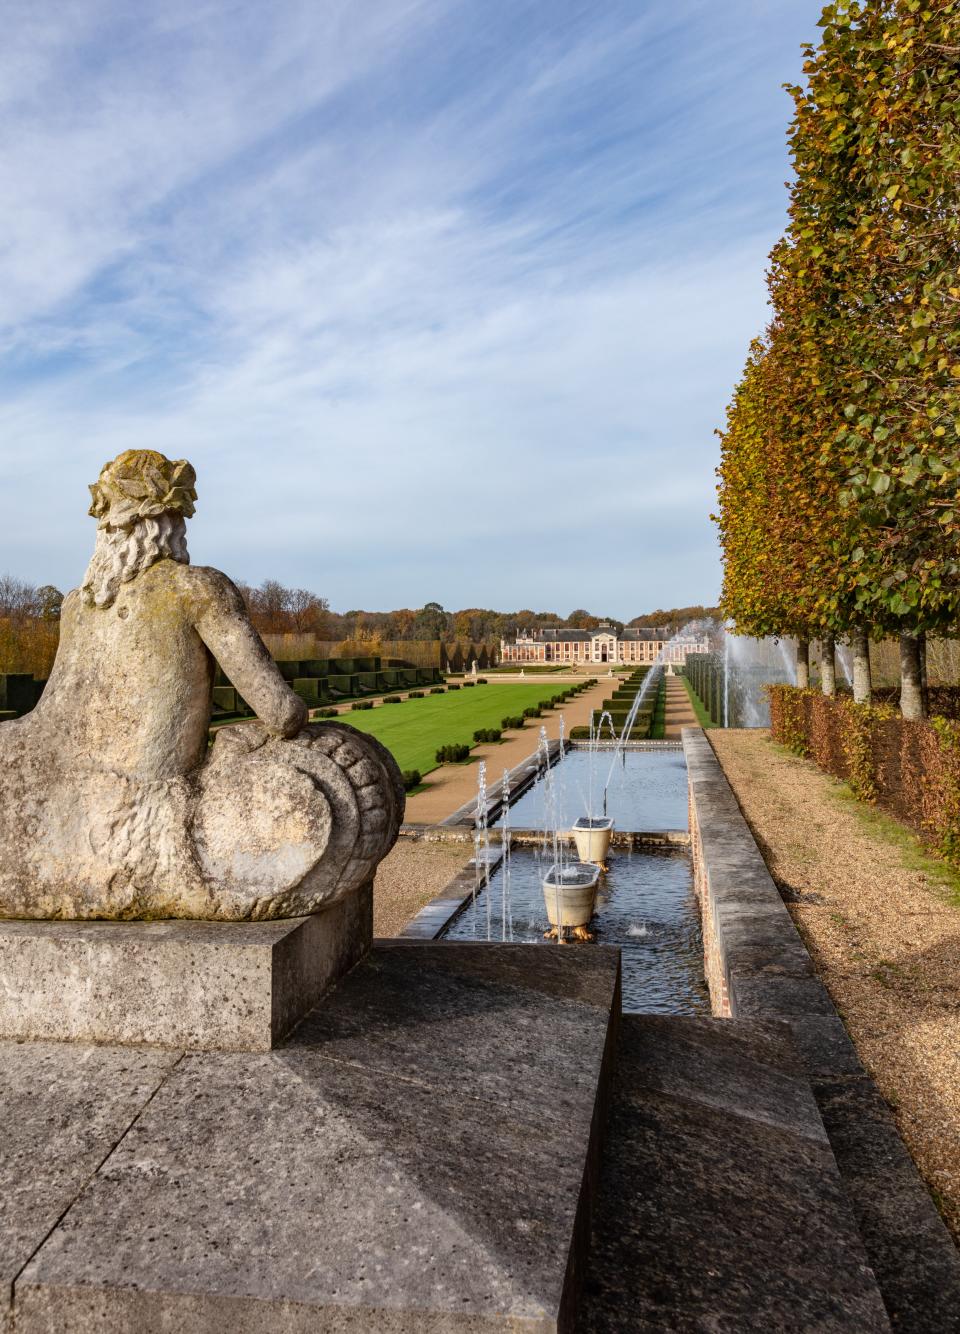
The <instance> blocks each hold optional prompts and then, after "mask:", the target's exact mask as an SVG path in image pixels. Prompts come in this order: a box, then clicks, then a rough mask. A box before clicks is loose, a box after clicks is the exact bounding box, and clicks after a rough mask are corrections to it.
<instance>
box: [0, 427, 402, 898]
mask: <svg viewBox="0 0 960 1334" xmlns="http://www.w3.org/2000/svg"><path fill="white" fill-rule="evenodd" d="M194 483H195V475H194V471H193V468H191V466H190V464H189V463H187V462H186V461H185V460H182V459H181V460H179V461H176V462H173V461H171V460H170V459H167V458H165V457H164V456H163V455H162V454H158V453H154V452H153V451H150V450H128V451H127V452H126V453H123V454H121V455H120V456H119V457H118V458H116V459H114V460H113V462H111V463H108V464H106V465H105V466H104V468H103V470H102V472H101V473H100V477H99V480H98V481H97V482H96V483H94V485H93V486H91V488H90V490H91V492H92V495H93V504H92V505H91V507H90V513H91V514H92V515H93V516H94V517H95V518H96V519H97V521H98V527H97V540H96V549H95V551H94V554H93V558H92V560H91V562H90V566H89V568H88V570H87V572H86V575H85V576H84V580H83V584H82V586H81V587H80V589H79V590H74V592H72V593H70V594H69V595H68V596H67V598H66V599H65V601H64V603H63V608H62V612H61V632H60V647H59V651H58V653H57V659H56V662H55V664H54V667H53V671H52V673H51V676H50V680H49V682H48V684H47V687H46V689H45V691H44V693H43V696H42V698H41V700H40V703H39V704H38V705H37V707H36V708H35V709H34V711H33V712H32V713H30V714H28V715H27V716H26V717H24V718H21V719H18V720H16V721H15V722H5V723H0V916H4V917H20V918H111V919H132V918H166V917H188V918H203V919H207V920H220V921H230V920H232V921H240V920H262V919H264V918H274V917H299V916H304V915H306V914H309V913H314V912H318V911H320V910H322V909H324V908H326V907H328V906H330V905H331V904H333V903H336V902H338V901H340V900H341V899H343V898H344V897H346V896H347V895H349V894H351V893H352V892H354V891H357V890H358V889H359V888H360V887H361V886H362V885H364V884H366V883H367V882H368V881H369V880H370V878H371V876H372V875H373V872H374V870H375V868H376V866H377V863H378V862H379V861H380V860H381V859H382V858H383V857H384V856H385V855H386V853H387V852H388V851H389V849H390V847H391V846H392V845H393V843H394V841H395V839H396V836H397V831H398V829H399V825H400V821H401V819H402V817H403V804H404V796H403V786H402V783H401V780H400V774H399V772H398V770H397V766H396V764H395V762H394V760H393V758H392V756H391V755H390V754H389V753H388V752H387V751H386V750H385V749H384V748H383V747H382V746H381V745H380V744H379V743H378V742H376V741H375V740H373V738H371V737H367V736H365V735H363V734H362V733H360V732H357V731H355V730H354V729H353V728H351V727H346V726H344V725H342V724H339V723H324V724H319V725H309V724H307V710H306V707H305V705H304V703H303V701H302V700H301V699H300V698H299V697H298V696H297V695H296V694H294V692H293V691H292V690H291V689H290V687H289V686H288V685H287V684H286V682H285V681H284V679H283V677H282V676H281V674H280V672H279V670H278V669H277V667H276V665H275V664H274V662H273V661H272V659H271V658H270V655H269V654H268V652H267V650H266V648H265V647H264V644H263V642H262V640H261V639H260V637H259V635H258V634H257V632H256V630H255V629H254V628H253V626H252V625H251V623H250V620H249V618H248V616H247V613H246V609H245V607H244V605H243V601H242V599H241V597H240V594H239V593H238V591H237V589H236V588H235V586H234V585H233V584H232V583H231V582H230V580H229V579H228V578H227V577H226V575H223V574H221V573H220V572H219V571H218V570H213V569H205V568H198V567H195V566H191V565H190V564H189V556H188V555H187V543H186V520H187V519H188V518H189V517H190V516H191V515H192V514H193V512H194V501H195V500H196V491H195V489H194ZM215 661H216V662H218V663H219V664H220V665H221V666H222V668H223V669H224V671H225V672H226V673H227V675H228V676H229V678H230V680H231V681H232V682H233V684H234V685H235V686H236V688H237V689H238V690H239V692H240V694H241V695H242V696H243V698H244V699H245V700H246V701H247V703H248V704H249V706H250V707H251V708H252V709H253V710H254V712H255V713H256V715H257V718H258V721H257V722H255V723H253V722H252V723H247V724H239V725H236V726H232V727H222V728H220V729H219V730H218V732H217V733H216V741H215V743H214V745H213V746H212V748H208V726H209V722H210V709H211V695H212V687H213V676H214V670H215Z"/></svg>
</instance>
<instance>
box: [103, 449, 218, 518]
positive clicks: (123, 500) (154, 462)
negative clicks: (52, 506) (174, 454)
mask: <svg viewBox="0 0 960 1334" xmlns="http://www.w3.org/2000/svg"><path fill="white" fill-rule="evenodd" d="M196 480H197V475H196V473H195V472H194V470H193V468H192V467H191V466H190V464H189V463H188V462H187V460H186V459H168V458H165V457H164V455H163V454H159V453H157V452H156V451H155V450H152V449H128V450H126V451H125V452H124V453H123V454H119V455H118V456H117V457H116V458H115V459H114V460H113V461H112V462H110V463H105V464H104V465H103V467H102V468H101V470H100V476H99V478H98V479H97V481H95V482H94V483H93V484H92V485H91V487H90V494H91V496H92V497H93V503H92V504H91V506H90V510H89V513H90V514H92V515H93V517H94V518H95V519H98V520H99V521H100V525H101V527H102V526H105V525H107V524H109V525H110V527H111V528H126V527H127V526H128V525H130V524H132V523H136V522H137V520H138V519H155V518H156V517H157V516H158V515H160V514H163V513H164V512H165V511H167V510H175V511H176V512H177V513H179V514H182V515H183V516H184V518H186V519H189V518H190V517H191V515H192V514H193V512H194V501H195V500H196V498H197V492H196V486H195V483H196Z"/></svg>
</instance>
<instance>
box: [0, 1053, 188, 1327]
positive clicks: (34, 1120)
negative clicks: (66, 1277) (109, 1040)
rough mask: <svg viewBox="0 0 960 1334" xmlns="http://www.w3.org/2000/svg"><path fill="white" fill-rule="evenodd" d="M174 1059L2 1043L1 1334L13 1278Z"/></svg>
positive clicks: (171, 1055)
mask: <svg viewBox="0 0 960 1334" xmlns="http://www.w3.org/2000/svg"><path fill="white" fill-rule="evenodd" d="M178 1060H179V1053H177V1052H167V1051H156V1050H154V1051H150V1050H145V1049H140V1048H131V1047H125V1048H124V1047H88V1046H82V1047H81V1046H72V1045H67V1044H64V1043H48V1042H0V1290H2V1291H0V1331H3V1334H6V1331H7V1330H8V1328H9V1329H12V1325H9V1324H8V1319H9V1307H10V1302H9V1297H10V1290H11V1287H12V1284H13V1281H14V1279H15V1278H16V1277H17V1274H18V1273H19V1272H20V1270H21V1269H22V1268H23V1267H24V1265H25V1264H26V1263H27V1262H28V1260H29V1259H30V1257H31V1256H32V1255H33V1254H34V1253H35V1252H36V1251H37V1249H38V1248H39V1247H40V1246H41V1245H42V1243H43V1241H44V1238H45V1237H46V1236H47V1235H48V1234H49V1233H50V1232H51V1230H52V1229H54V1228H55V1227H56V1225H57V1221H58V1219H59V1218H60V1217H61V1216H62V1215H63V1214H64V1213H66V1212H67V1210H68V1209H69V1208H70V1206H71V1205H72V1204H73V1202H74V1200H75V1199H76V1198H77V1196H78V1195H79V1194H80V1193H81V1191H82V1190H83V1188H84V1186H85V1185H86V1183H87V1182H88V1181H89V1180H90V1178H92V1177H93V1175H94V1174H95V1173H96V1171H97V1169H98V1167H99V1166H100V1164H101V1163H102V1162H103V1161H104V1159H105V1158H107V1157H109V1155H110V1153H111V1152H112V1151H113V1149H114V1146H115V1145H116V1144H117V1142H118V1141H119V1140H120V1139H121V1137H122V1136H123V1134H124V1133H125V1132H126V1130H127V1129H128V1127H129V1125H130V1123H131V1122H132V1121H133V1120H134V1118H135V1117H136V1116H137V1115H138V1113H139V1112H140V1111H141V1110H142V1108H143V1107H144V1105H145V1104H146V1103H147V1102H148V1101H149V1099H150V1098H151V1097H152V1095H153V1094H154V1093H155V1092H156V1090H157V1089H158V1088H159V1086H160V1084H161V1083H162V1081H163V1079H164V1078H165V1077H166V1075H167V1074H168V1073H169V1072H170V1070H171V1069H172V1068H173V1067H174V1066H175V1065H176V1063H177V1061H178ZM64 1328H65V1329H66V1328H67V1326H64Z"/></svg>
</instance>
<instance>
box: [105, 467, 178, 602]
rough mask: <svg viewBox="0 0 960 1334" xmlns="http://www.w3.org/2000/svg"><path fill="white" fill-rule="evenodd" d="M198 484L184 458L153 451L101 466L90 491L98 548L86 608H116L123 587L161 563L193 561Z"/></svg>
mask: <svg viewBox="0 0 960 1334" xmlns="http://www.w3.org/2000/svg"><path fill="white" fill-rule="evenodd" d="M196 480H197V477H196V473H195V472H194V471H193V468H192V467H191V466H190V464H189V463H188V462H187V461H186V459H176V460H173V459H168V458H166V457H165V456H164V455H163V454H158V453H157V452H156V451H155V450H153V449H127V450H124V452H123V453H122V454H118V455H117V457H116V458H115V459H113V461H112V462H110V463H105V464H104V465H103V467H102V468H101V469H100V476H99V477H98V478H97V480H96V481H95V482H94V483H93V485H92V486H91V487H90V494H91V496H92V497H93V502H92V504H91V506H90V511H89V512H90V513H91V514H92V515H93V517H94V518H95V519H96V520H97V545H96V549H95V551H94V553H93V559H92V560H91V561H90V565H89V567H88V569H87V573H86V575H85V577H84V581H83V585H82V587H81V590H80V591H81V594H82V596H83V600H84V602H85V603H86V604H87V606H90V607H109V606H112V604H113V602H114V601H115V599H116V596H117V593H118V592H119V591H120V587H121V585H122V584H127V583H130V581H131V580H133V579H135V578H136V577H137V575H138V574H141V573H142V572H143V571H144V570H146V569H149V567H150V566H151V565H155V564H156V562H157V561H159V560H175V561H179V562H180V563H181V564H187V563H189V560H190V557H189V555H188V554H187V529H186V520H187V519H189V518H190V517H191V515H192V514H193V510H194V502H195V500H196V498H197V492H196V488H195V485H194V483H195V482H196Z"/></svg>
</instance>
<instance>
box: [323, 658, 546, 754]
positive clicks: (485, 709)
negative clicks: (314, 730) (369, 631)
mask: <svg viewBox="0 0 960 1334" xmlns="http://www.w3.org/2000/svg"><path fill="white" fill-rule="evenodd" d="M556 693H557V687H556V685H555V684H554V683H553V682H551V681H543V682H541V683H540V684H531V685H526V684H524V685H513V684H509V685H493V684H492V683H491V684H490V685H486V686H475V687H474V688H473V689H472V690H469V689H468V690H463V689H461V690H454V691H452V692H450V693H448V694H445V695H426V696H424V698H423V699H408V700H404V701H403V703H402V704H391V705H389V706H386V705H384V706H383V707H381V708H377V709H370V710H369V711H365V712H359V713H353V712H349V711H348V712H347V713H345V714H341V716H340V718H339V720H338V721H339V722H342V723H349V724H350V726H351V727H355V728H356V729H357V730H358V731H360V732H367V733H369V734H370V735H371V736H375V737H376V738H377V740H378V741H382V742H383V744H384V745H385V746H386V748H387V750H389V751H390V752H391V754H392V755H393V757H394V759H395V760H396V761H397V764H399V766H400V768H401V769H419V770H420V772H421V773H422V774H427V773H429V772H430V770H431V769H435V768H436V767H437V761H436V758H435V757H436V752H437V749H438V747H440V746H446V745H450V744H453V743H455V742H464V743H466V744H467V745H469V746H473V745H474V740H473V733H474V731H475V730H476V729H477V728H479V727H499V726H500V720H501V718H505V717H507V716H508V715H509V714H518V713H522V712H523V710H524V709H527V708H531V707H532V706H534V705H538V704H540V703H541V702H543V701H546V700H548V699H549V698H550V697H551V695H555V694H556ZM561 711H562V710H561V709H557V710H554V711H551V712H550V713H547V714H545V715H544V718H543V719H540V718H528V719H527V723H526V727H525V729H524V730H525V731H526V733H527V734H528V735H529V738H530V753H531V754H533V752H534V751H535V750H536V748H537V734H538V732H539V729H540V726H541V723H542V722H543V721H546V720H547V719H549V718H556V717H558V716H559V714H560V712H561ZM551 731H553V732H555V731H556V726H554V727H553V728H552V729H551ZM494 777H499V774H496V775H494Z"/></svg>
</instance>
